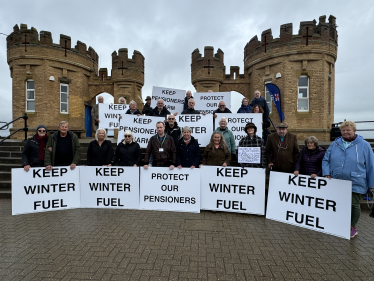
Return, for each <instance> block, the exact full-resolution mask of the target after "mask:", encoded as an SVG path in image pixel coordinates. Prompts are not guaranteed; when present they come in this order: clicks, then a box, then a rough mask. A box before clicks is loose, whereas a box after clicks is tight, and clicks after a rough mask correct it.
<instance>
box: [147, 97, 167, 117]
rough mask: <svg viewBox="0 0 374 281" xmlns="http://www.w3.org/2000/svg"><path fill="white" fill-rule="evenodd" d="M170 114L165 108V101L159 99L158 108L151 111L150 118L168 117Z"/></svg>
mask: <svg viewBox="0 0 374 281" xmlns="http://www.w3.org/2000/svg"><path fill="white" fill-rule="evenodd" d="M169 114H170V111H169V110H167V109H166V107H165V106H164V101H163V100H162V99H159V100H158V101H157V106H156V107H155V108H154V109H153V110H152V111H151V113H150V114H149V116H159V117H164V118H165V119H166V117H167V116H168V115H169Z"/></svg>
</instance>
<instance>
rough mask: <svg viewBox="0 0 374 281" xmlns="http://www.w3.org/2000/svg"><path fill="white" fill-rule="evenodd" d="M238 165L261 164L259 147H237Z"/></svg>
mask: <svg viewBox="0 0 374 281" xmlns="http://www.w3.org/2000/svg"><path fill="white" fill-rule="evenodd" d="M238 163H253V164H260V163H261V147H238Z"/></svg>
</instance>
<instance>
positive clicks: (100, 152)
mask: <svg viewBox="0 0 374 281" xmlns="http://www.w3.org/2000/svg"><path fill="white" fill-rule="evenodd" d="M113 154H114V152H113V146H112V142H111V141H110V140H108V138H107V134H106V131H105V129H103V128H99V129H97V130H96V135H95V139H94V140H93V141H91V142H90V144H89V145H88V150H87V166H108V165H109V164H110V163H111V161H112V158H113Z"/></svg>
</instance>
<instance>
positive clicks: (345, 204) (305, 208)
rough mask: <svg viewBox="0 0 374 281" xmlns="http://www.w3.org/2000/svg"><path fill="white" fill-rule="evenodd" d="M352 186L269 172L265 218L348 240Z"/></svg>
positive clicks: (332, 180)
mask: <svg viewBox="0 0 374 281" xmlns="http://www.w3.org/2000/svg"><path fill="white" fill-rule="evenodd" d="M351 197H352V182H351V181H345V180H337V179H327V178H322V177H317V178H314V179H312V178H311V177H310V176H304V175H299V176H298V177H296V176H295V175H294V174H288V173H280V172H270V183H269V193H268V202H267V210H266V218H267V219H271V220H276V221H280V222H284V223H288V224H292V225H296V226H300V227H305V228H308V229H312V230H315V231H319V232H324V233H327V234H331V235H334V236H338V237H342V238H345V239H350V229H351V228H350V225H351V209H352V202H351V200H352V199H351Z"/></svg>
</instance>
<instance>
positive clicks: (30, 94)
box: [26, 79, 35, 112]
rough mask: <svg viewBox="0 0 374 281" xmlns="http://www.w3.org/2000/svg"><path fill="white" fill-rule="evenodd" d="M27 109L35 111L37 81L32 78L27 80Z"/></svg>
mask: <svg viewBox="0 0 374 281" xmlns="http://www.w3.org/2000/svg"><path fill="white" fill-rule="evenodd" d="M26 111H27V112H35V83H34V80H32V79H29V80H27V81H26Z"/></svg>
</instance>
